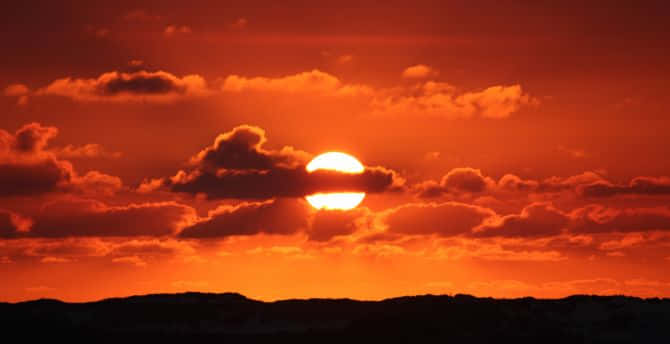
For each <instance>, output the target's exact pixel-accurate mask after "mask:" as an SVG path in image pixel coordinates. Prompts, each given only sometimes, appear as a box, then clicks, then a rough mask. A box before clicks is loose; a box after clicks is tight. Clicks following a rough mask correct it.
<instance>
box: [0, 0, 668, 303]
mask: <svg viewBox="0 0 670 344" xmlns="http://www.w3.org/2000/svg"><path fill="white" fill-rule="evenodd" d="M668 10H670V8H669V7H668V5H667V4H666V3H665V2H663V1H630V2H628V1H617V2H611V1H590V2H588V4H584V3H583V2H581V1H579V2H578V1H563V2H554V1H534V2H532V4H531V3H529V2H527V1H508V2H500V1H477V2H465V1H433V2H429V1H423V2H421V1H419V2H417V1H390V2H383V3H381V2H373V1H367V2H362V1H351V2H347V1H336V2H335V1H323V2H318V3H314V2H311V1H283V2H264V1H240V2H221V1H189V2H188V3H187V4H185V3H184V2H181V1H147V2H143V3H138V2H135V1H133V2H131V1H115V2H107V3H104V4H103V3H92V2H85V1H81V2H58V3H57V2H53V3H50V2H49V3H45V2H37V1H35V2H32V1H25V2H21V3H15V2H14V3H10V2H8V3H3V4H1V5H0V13H2V16H3V18H2V21H0V23H1V24H0V25H2V28H1V30H0V44H2V47H3V54H2V63H1V64H0V90H1V91H2V95H1V96H0V185H1V187H0V277H1V279H2V281H4V282H5V283H1V285H0V300H2V301H18V300H26V299H34V298H39V297H51V298H59V299H63V300H68V301H82V300H94V299H100V298H104V297H112V296H123V295H131V294H142V293H154V292H176V291H183V290H198V291H212V292H223V291H234V292H240V293H242V294H245V295H247V296H249V297H254V298H260V299H264V300H273V299H278V298H288V297H352V298H363V299H380V298H384V297H390V296H398V295H405V294H421V293H449V294H453V293H470V294H475V295H481V296H495V297H516V296H525V295H532V296H537V297H560V296H565V295H569V294H576V293H596V294H629V295H638V296H665V297H668V296H670V279H669V278H668V277H667V272H666V271H667V267H668V265H669V264H670V252H669V248H670V204H669V203H668V201H669V200H670V160H668V159H667V156H668V154H670V145H668V144H667V132H668V130H669V129H670V119H669V118H668V112H667V111H668V101H667V99H666V97H665V95H666V93H667V80H668V77H669V76H670V75H669V74H670V73H669V72H670V63H669V62H668V61H669V60H670V59H668V54H669V51H668V45H667V34H668V28H667V13H668ZM330 150H336V151H342V152H347V153H349V154H352V155H354V156H355V157H357V158H358V159H359V160H360V161H361V162H362V163H363V164H364V165H366V166H367V169H366V173H365V174H364V175H361V176H359V177H357V179H355V180H350V179H346V180H345V179H342V178H340V177H338V176H333V175H325V176H319V177H315V176H313V175H308V174H307V173H306V172H305V171H304V165H305V163H306V162H308V161H309V159H310V158H311V157H313V156H315V155H317V154H319V153H322V152H325V151H330ZM343 185H346V186H343ZM351 187H354V188H356V189H357V190H361V191H365V192H367V197H366V198H365V200H364V201H363V203H362V204H361V205H360V206H359V207H358V208H356V209H354V210H350V211H316V210H314V209H312V208H311V207H309V206H308V205H307V203H306V202H305V201H304V199H303V196H304V195H306V194H309V193H311V192H314V191H318V190H324V189H328V190H334V189H338V188H351Z"/></svg>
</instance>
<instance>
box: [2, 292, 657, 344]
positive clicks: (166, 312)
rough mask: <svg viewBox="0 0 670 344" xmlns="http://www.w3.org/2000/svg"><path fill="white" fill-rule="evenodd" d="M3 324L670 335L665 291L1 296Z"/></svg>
mask: <svg viewBox="0 0 670 344" xmlns="http://www.w3.org/2000/svg"><path fill="white" fill-rule="evenodd" d="M0 333H2V336H3V337H4V338H11V337H8V336H10V335H14V334H18V335H19V337H18V338H20V339H21V342H30V340H31V339H34V338H38V337H41V338H44V337H46V338H47V339H48V340H49V341H50V342H52V341H55V340H59V339H63V338H64V337H66V338H73V339H77V338H88V339H92V340H93V341H92V342H96V343H100V342H117V343H118V342H121V343H123V342H146V343H173V342H180V343H191V342H198V341H201V342H214V341H217V342H226V343H230V342H233V343H235V342H243V343H255V342H291V343H296V342H297V343H303V342H304V343H324V342H325V343H341V342H343V341H348V342H369V343H385V342H386V343H388V342H391V343H397V342H406V343H421V342H449V343H488V342H501V341H504V342H508V341H511V342H512V343H670V299H639V298H633V297H624V296H607V297H605V296H571V297H568V298H564V299H558V300H539V299H533V298H522V299H510V300H499V299H492V298H476V297H472V296H468V295H456V296H432V295H426V296H413V297H399V298H393V299H387V300H383V301H377V302H374V301H354V300H347V299H337V300H332V299H310V300H286V301H277V302H260V301H255V300H250V299H247V298H246V297H244V296H242V295H239V294H201V293H184V294H174V295H168V294H160V295H147V296H134V297H129V298H123V299H108V300H103V301H98V302H90V303H64V302H60V301H56V300H37V301H29V302H21V303H16V304H7V303H0Z"/></svg>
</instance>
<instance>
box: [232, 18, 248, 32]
mask: <svg viewBox="0 0 670 344" xmlns="http://www.w3.org/2000/svg"><path fill="white" fill-rule="evenodd" d="M247 24H249V21H248V20H247V18H237V19H235V21H234V22H232V23H230V25H229V26H230V28H231V29H234V30H242V29H244V28H246V27H247Z"/></svg>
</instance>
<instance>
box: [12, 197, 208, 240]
mask: <svg viewBox="0 0 670 344" xmlns="http://www.w3.org/2000/svg"><path fill="white" fill-rule="evenodd" d="M195 219H196V214H195V210H194V209H193V208H191V207H188V206H185V205H182V204H178V203H175V202H159V203H142V204H129V205H124V206H110V205H107V204H104V203H102V202H98V201H93V200H63V201H57V202H53V203H48V204H46V205H45V206H44V207H43V208H42V210H41V212H40V213H39V214H38V215H37V216H36V217H35V219H34V223H33V225H32V226H31V227H30V230H29V231H28V232H27V233H25V234H26V235H27V236H31V237H95V236H106V237H123V236H164V235H171V234H174V233H176V231H177V230H178V229H179V228H181V227H183V226H185V225H188V224H190V223H191V222H193V221H194V220H195Z"/></svg>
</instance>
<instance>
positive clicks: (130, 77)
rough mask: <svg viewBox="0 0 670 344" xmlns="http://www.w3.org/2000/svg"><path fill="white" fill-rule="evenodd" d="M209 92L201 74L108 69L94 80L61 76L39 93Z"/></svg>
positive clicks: (136, 95)
mask: <svg viewBox="0 0 670 344" xmlns="http://www.w3.org/2000/svg"><path fill="white" fill-rule="evenodd" d="M207 93H208V90H207V83H206V82H205V80H204V79H203V78H202V77H201V76H199V75H186V76H184V77H181V78H180V77H177V76H175V75H173V74H171V73H168V72H164V71H156V72H149V71H145V70H139V71H134V72H130V73H123V72H116V71H114V72H108V73H104V74H101V75H100V76H98V77H97V78H95V79H78V78H74V79H73V78H63V79H58V80H55V81H53V82H52V83H51V84H49V85H48V86H47V87H45V88H42V89H40V90H38V92H37V94H38V95H58V96H64V97H69V98H72V99H74V100H83V101H103V100H107V101H132V100H143V101H145V100H157V101H160V100H166V101H169V100H174V99H176V97H184V96H197V95H205V94H207Z"/></svg>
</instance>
